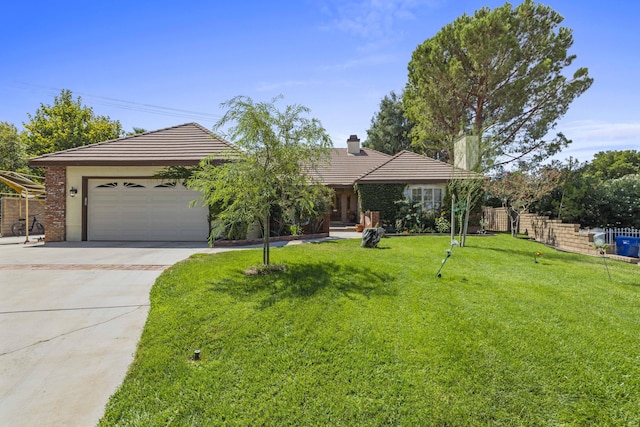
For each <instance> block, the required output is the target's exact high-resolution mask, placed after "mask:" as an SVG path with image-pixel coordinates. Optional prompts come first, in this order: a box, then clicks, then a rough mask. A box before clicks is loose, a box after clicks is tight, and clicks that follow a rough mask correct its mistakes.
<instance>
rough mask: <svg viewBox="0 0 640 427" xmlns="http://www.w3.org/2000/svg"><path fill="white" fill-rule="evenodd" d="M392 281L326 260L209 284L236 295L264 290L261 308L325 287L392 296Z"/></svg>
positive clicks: (363, 294) (352, 293)
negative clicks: (263, 274)
mask: <svg viewBox="0 0 640 427" xmlns="http://www.w3.org/2000/svg"><path fill="white" fill-rule="evenodd" d="M394 282H395V278H394V277H393V276H391V275H390V274H387V273H377V272H373V271H371V270H369V269H367V268H362V267H358V266H345V265H341V264H336V263H333V262H327V263H320V264H318V263H314V264H294V265H290V266H288V269H287V271H286V272H282V273H275V274H268V275H265V276H252V277H247V276H244V275H243V274H242V275H238V276H237V277H236V278H227V279H225V280H222V281H216V282H210V284H211V289H212V290H213V291H215V292H224V293H226V294H229V295H231V296H233V297H236V298H243V297H254V296H255V295H256V294H264V299H263V300H262V303H261V308H267V307H270V306H272V305H273V304H275V303H276V302H278V301H280V300H285V299H293V298H309V297H312V296H314V295H316V294H318V293H319V292H321V291H325V290H328V291H331V290H333V291H335V292H339V293H341V294H342V295H343V296H345V297H347V298H356V297H359V296H360V297H365V298H369V297H371V296H375V295H389V296H392V295H396V293H397V289H396V287H395V285H394Z"/></svg>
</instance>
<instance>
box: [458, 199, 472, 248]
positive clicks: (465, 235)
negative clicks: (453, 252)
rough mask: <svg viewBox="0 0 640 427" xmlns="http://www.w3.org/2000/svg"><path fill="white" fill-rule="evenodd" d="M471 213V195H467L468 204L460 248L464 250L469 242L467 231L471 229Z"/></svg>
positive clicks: (465, 210)
mask: <svg viewBox="0 0 640 427" xmlns="http://www.w3.org/2000/svg"><path fill="white" fill-rule="evenodd" d="M470 212H471V195H467V203H466V206H465V209H464V223H463V224H462V238H461V239H460V247H462V248H464V245H465V243H466V242H467V230H468V228H469V214H470Z"/></svg>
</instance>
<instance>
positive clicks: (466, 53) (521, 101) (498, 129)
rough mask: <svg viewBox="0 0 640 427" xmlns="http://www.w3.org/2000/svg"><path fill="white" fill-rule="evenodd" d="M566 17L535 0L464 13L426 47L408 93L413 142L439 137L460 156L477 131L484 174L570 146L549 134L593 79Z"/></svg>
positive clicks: (417, 54) (416, 56) (415, 58)
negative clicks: (581, 63)
mask: <svg viewBox="0 0 640 427" xmlns="http://www.w3.org/2000/svg"><path fill="white" fill-rule="evenodd" d="M562 21H563V18H562V16H561V15H560V14H558V13H557V12H555V11H554V10H553V9H551V8H550V7H548V6H544V5H542V4H535V3H534V2H533V1H531V0H525V1H524V2H523V3H522V4H520V5H519V6H517V7H515V8H512V6H511V4H509V3H506V4H505V5H504V6H501V7H498V8H496V9H493V10H492V9H490V8H487V7H484V8H482V9H480V10H477V11H476V12H475V13H474V14H473V16H469V15H466V14H464V15H462V16H461V17H459V18H457V19H456V20H455V21H454V22H453V23H451V24H448V25H446V26H445V27H444V28H442V29H441V30H440V31H439V32H438V33H437V34H436V35H435V36H434V37H432V38H430V39H427V40H426V41H424V42H423V43H422V44H421V45H419V46H418V47H417V48H416V50H415V51H414V52H413V55H412V58H411V61H410V63H409V78H408V83H407V86H406V89H405V92H404V97H403V102H404V106H405V112H406V114H407V117H408V118H409V119H410V120H411V121H412V122H414V123H415V126H414V128H413V131H412V133H413V141H414V142H415V143H416V144H424V141H434V142H433V143H432V144H434V145H436V147H431V148H436V149H437V148H442V149H444V150H446V151H447V152H448V153H449V154H450V157H449V158H452V156H451V155H452V154H454V149H453V148H454V142H455V140H456V138H457V137H458V136H459V135H461V134H465V135H470V136H473V137H474V138H476V140H477V141H478V146H477V152H478V156H477V161H476V162H475V164H474V165H473V167H472V169H473V170H475V171H477V172H481V171H483V170H486V169H487V168H490V167H492V166H494V165H495V164H496V163H505V162H510V161H514V160H523V159H525V158H526V159H527V160H529V161H535V162H538V161H540V160H542V159H544V158H547V157H549V156H552V155H553V154H555V153H557V152H558V151H560V150H561V149H562V148H563V147H565V146H566V145H567V144H569V142H570V141H569V140H567V138H565V136H564V135H562V134H561V133H558V134H556V135H555V136H553V137H551V138H547V136H548V135H549V134H550V132H551V131H553V129H554V128H555V126H556V123H557V120H558V119H559V118H561V117H562V116H563V115H564V114H565V113H566V112H567V109H568V108H569V105H570V104H571V102H572V101H573V100H574V99H576V98H577V97H578V96H580V95H581V94H582V93H584V92H585V91H586V90H587V89H588V88H589V86H591V83H592V81H593V80H592V79H591V78H590V77H589V74H588V70H587V69H586V68H575V67H574V66H573V62H574V60H575V58H576V56H575V55H571V54H569V49H570V48H571V46H572V45H573V36H572V30H571V29H569V28H566V27H562V26H560V23H561V22H562ZM572 69H573V70H574V72H573V74H572V75H570V76H568V75H567V74H569V70H572Z"/></svg>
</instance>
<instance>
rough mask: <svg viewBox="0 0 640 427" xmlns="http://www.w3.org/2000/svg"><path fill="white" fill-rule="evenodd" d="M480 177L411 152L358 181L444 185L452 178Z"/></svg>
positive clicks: (394, 157) (367, 182)
mask: <svg viewBox="0 0 640 427" xmlns="http://www.w3.org/2000/svg"><path fill="white" fill-rule="evenodd" d="M477 176H478V175H477V174H475V173H473V172H469V171H465V170H462V169H457V168H454V167H453V166H452V165H450V164H448V163H445V162H441V161H439V160H435V159H432V158H430V157H425V156H422V155H420V154H417V153H413V152H411V151H406V150H404V151H401V152H400V153H398V154H396V155H395V156H393V157H392V158H390V159H388V160H387V161H386V162H384V163H381V164H379V165H378V166H377V167H375V168H374V169H372V170H370V171H368V172H367V173H365V174H363V175H362V176H360V177H359V178H358V179H357V182H361V183H363V184H382V183H384V184H393V183H397V184H418V183H425V184H428V183H434V184H435V183H443V182H448V181H449V180H451V179H452V178H472V177H477Z"/></svg>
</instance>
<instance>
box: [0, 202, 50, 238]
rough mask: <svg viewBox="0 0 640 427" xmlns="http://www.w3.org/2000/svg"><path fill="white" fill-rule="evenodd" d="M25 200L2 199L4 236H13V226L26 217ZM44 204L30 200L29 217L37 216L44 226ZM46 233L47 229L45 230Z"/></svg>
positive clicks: (1, 226) (0, 227)
mask: <svg viewBox="0 0 640 427" xmlns="http://www.w3.org/2000/svg"><path fill="white" fill-rule="evenodd" d="M24 202H25V200H24V199H20V198H18V197H3V198H2V222H1V223H0V234H1V235H2V236H5V237H6V236H12V235H13V234H12V233H11V225H12V224H13V223H14V222H16V221H18V219H19V218H24V217H25V207H26V206H25V203H24ZM44 210H45V208H44V202H38V201H37V200H29V216H33V215H35V216H36V218H38V221H40V222H41V223H42V224H44ZM45 231H46V229H45Z"/></svg>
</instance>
